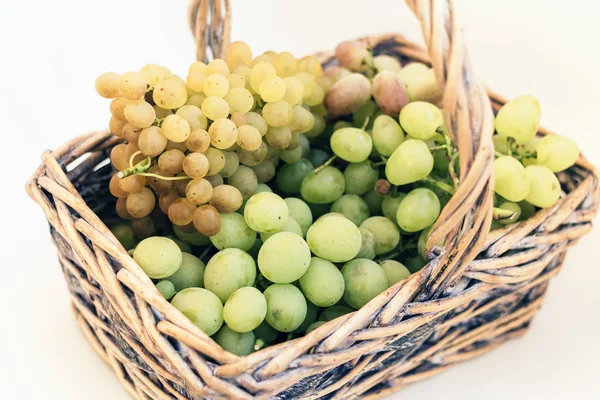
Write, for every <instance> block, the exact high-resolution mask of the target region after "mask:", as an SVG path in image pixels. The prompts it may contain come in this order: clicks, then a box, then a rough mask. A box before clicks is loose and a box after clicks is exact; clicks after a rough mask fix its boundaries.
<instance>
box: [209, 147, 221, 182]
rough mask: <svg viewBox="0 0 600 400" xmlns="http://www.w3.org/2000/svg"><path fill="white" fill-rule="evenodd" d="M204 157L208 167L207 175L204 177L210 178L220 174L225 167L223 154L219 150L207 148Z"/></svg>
mask: <svg viewBox="0 0 600 400" xmlns="http://www.w3.org/2000/svg"><path fill="white" fill-rule="evenodd" d="M204 155H205V156H206V158H208V165H209V168H208V173H207V174H206V175H207V176H211V175H216V174H218V173H219V172H221V170H222V169H223V167H224V166H225V156H224V155H223V152H222V151H221V150H219V149H215V148H214V147H209V148H208V149H206V151H205V152H204Z"/></svg>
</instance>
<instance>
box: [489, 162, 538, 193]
mask: <svg viewBox="0 0 600 400" xmlns="http://www.w3.org/2000/svg"><path fill="white" fill-rule="evenodd" d="M494 170H495V174H496V181H495V184H494V191H495V192H496V193H498V194H499V195H500V196H502V197H504V198H505V199H507V200H510V201H512V202H519V201H521V200H524V199H525V198H526V197H527V194H528V193H529V190H530V185H531V184H530V182H529V180H528V179H527V174H526V173H525V167H523V165H522V164H521V163H520V162H519V161H518V160H516V159H514V158H512V157H509V156H502V157H499V158H497V159H496V161H494Z"/></svg>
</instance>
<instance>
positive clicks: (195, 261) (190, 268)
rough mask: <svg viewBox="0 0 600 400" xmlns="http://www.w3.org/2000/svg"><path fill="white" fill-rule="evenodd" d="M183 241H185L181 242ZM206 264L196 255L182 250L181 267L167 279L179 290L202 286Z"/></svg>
mask: <svg viewBox="0 0 600 400" xmlns="http://www.w3.org/2000/svg"><path fill="white" fill-rule="evenodd" d="M183 243H185V242H183ZM205 268H206V265H204V263H203V262H202V260H200V259H199V258H198V257H196V256H194V255H192V254H189V253H186V252H183V253H182V262H181V267H179V269H178V270H177V272H175V273H174V274H173V275H171V276H169V277H168V278H167V280H168V281H169V282H171V283H172V284H173V286H174V287H175V290H176V291H178V292H180V291H182V290H184V289H187V288H191V287H199V288H201V287H204V269H205Z"/></svg>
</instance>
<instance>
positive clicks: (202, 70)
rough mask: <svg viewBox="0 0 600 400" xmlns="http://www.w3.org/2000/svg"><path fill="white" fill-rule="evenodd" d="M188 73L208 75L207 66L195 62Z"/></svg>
mask: <svg viewBox="0 0 600 400" xmlns="http://www.w3.org/2000/svg"><path fill="white" fill-rule="evenodd" d="M188 72H199V73H201V74H206V64H204V63H203V62H202V61H194V62H193V63H192V64H191V65H190V67H189V68H188Z"/></svg>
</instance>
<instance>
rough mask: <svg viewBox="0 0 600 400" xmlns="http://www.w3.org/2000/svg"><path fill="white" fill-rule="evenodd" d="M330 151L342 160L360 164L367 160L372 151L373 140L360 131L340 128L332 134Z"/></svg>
mask: <svg viewBox="0 0 600 400" xmlns="http://www.w3.org/2000/svg"><path fill="white" fill-rule="evenodd" d="M330 145H331V150H333V152H334V153H335V154H336V155H337V156H338V157H340V158H341V159H342V160H345V161H348V162H355V163H356V162H361V161H365V160H366V159H367V158H369V155H370V154H371V150H373V139H371V136H369V134H368V133H367V132H365V131H363V130H362V129H358V128H342V129H338V130H337V131H335V132H333V135H331V139H330Z"/></svg>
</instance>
